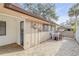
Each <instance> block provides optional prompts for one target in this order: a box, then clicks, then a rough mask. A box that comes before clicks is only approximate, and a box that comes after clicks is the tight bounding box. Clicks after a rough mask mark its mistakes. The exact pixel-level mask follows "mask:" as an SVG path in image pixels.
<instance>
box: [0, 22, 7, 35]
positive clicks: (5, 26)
mask: <svg viewBox="0 0 79 59" xmlns="http://www.w3.org/2000/svg"><path fill="white" fill-rule="evenodd" d="M0 22H3V23H5V33H4V34H0V36H6V21H0Z"/></svg>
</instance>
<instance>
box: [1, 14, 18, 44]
mask: <svg viewBox="0 0 79 59" xmlns="http://www.w3.org/2000/svg"><path fill="white" fill-rule="evenodd" d="M0 21H6V35H4V36H0V46H2V45H7V44H11V43H16V42H17V43H19V42H18V41H19V35H18V34H19V31H20V30H19V22H20V19H18V18H16V17H12V16H8V15H7V14H0Z"/></svg>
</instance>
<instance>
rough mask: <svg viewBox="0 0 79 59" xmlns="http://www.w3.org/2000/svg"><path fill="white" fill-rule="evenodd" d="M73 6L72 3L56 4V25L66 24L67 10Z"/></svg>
mask: <svg viewBox="0 0 79 59" xmlns="http://www.w3.org/2000/svg"><path fill="white" fill-rule="evenodd" d="M73 5H74V4H73V3H56V14H57V16H59V19H58V23H63V22H66V21H67V20H68V19H69V17H68V10H69V8H70V7H72V6H73Z"/></svg>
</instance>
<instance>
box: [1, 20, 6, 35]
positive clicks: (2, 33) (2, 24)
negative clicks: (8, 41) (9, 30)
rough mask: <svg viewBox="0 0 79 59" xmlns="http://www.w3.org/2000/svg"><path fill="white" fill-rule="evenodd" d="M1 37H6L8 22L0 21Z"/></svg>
mask: <svg viewBox="0 0 79 59" xmlns="http://www.w3.org/2000/svg"><path fill="white" fill-rule="evenodd" d="M0 35H6V22H5V21H0Z"/></svg>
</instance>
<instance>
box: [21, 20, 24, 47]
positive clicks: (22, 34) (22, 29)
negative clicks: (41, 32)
mask: <svg viewBox="0 0 79 59" xmlns="http://www.w3.org/2000/svg"><path fill="white" fill-rule="evenodd" d="M20 45H21V46H22V47H23V46H24V21H20Z"/></svg>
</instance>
